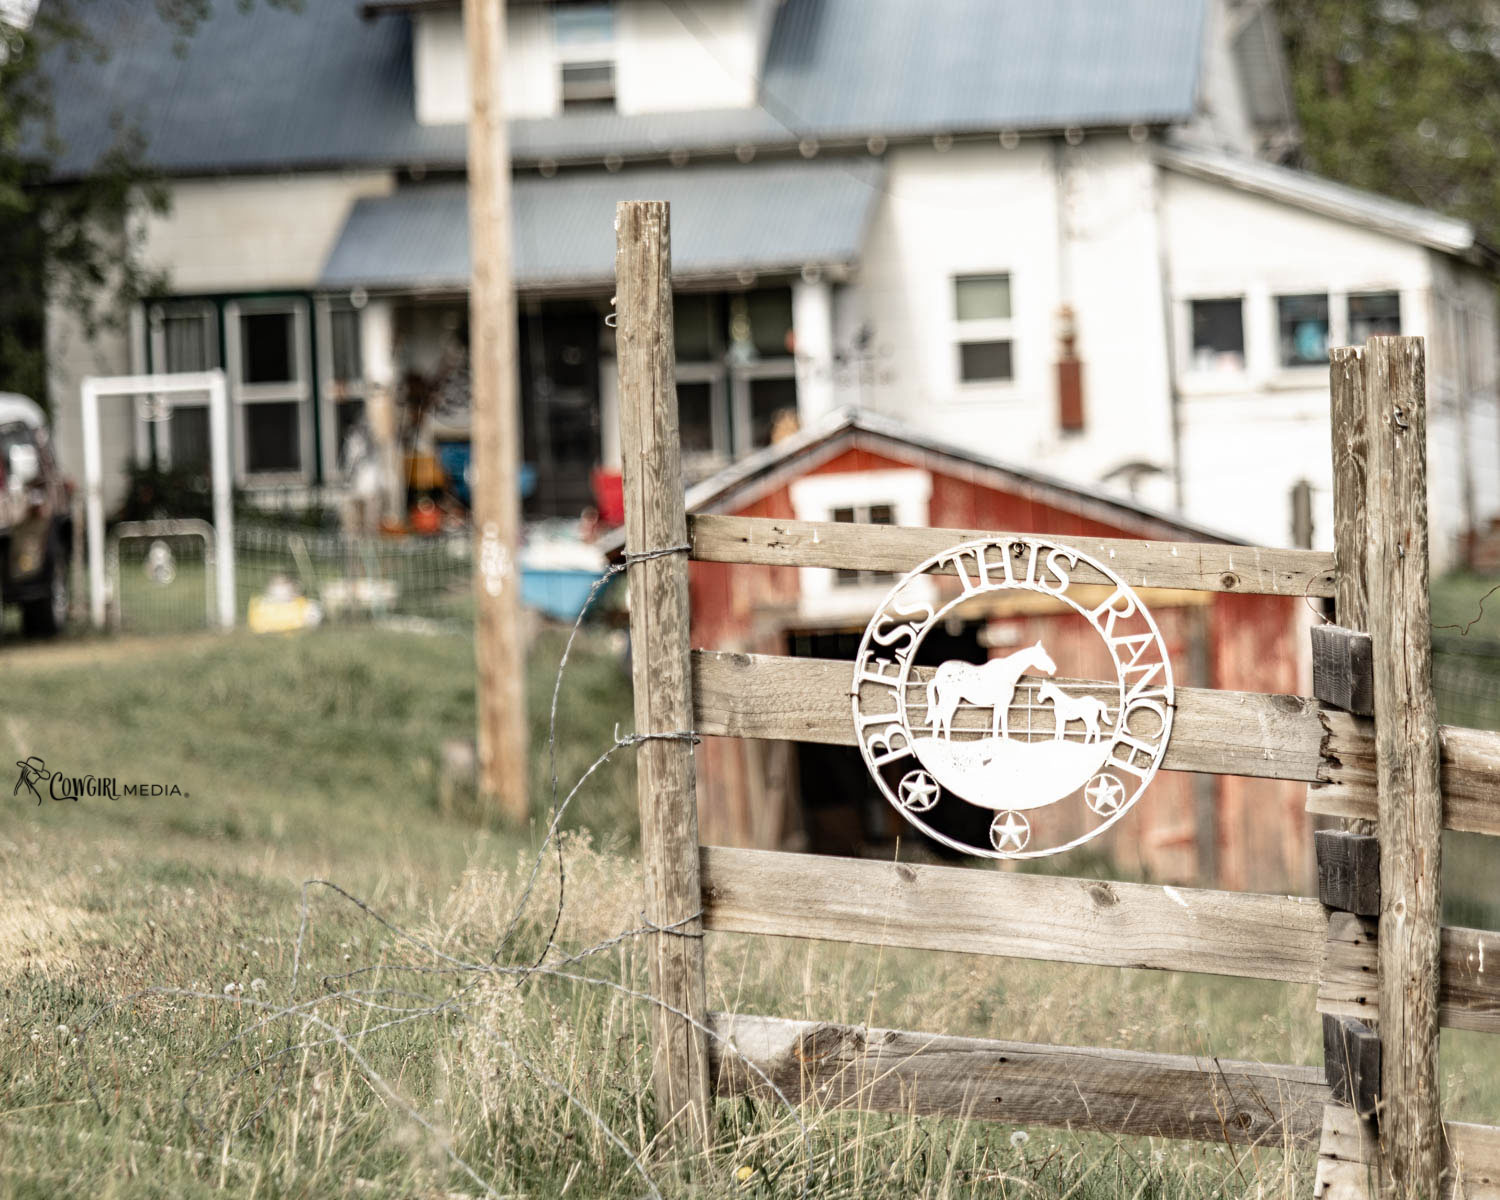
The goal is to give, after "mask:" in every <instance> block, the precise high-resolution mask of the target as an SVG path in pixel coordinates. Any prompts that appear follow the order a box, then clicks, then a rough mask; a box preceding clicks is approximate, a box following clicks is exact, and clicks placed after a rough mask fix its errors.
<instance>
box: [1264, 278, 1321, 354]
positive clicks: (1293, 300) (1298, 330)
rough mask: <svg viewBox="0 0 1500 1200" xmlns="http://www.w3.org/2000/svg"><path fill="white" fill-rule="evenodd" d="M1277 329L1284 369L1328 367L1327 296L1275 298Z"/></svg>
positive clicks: (1314, 294) (1311, 295)
mask: <svg viewBox="0 0 1500 1200" xmlns="http://www.w3.org/2000/svg"><path fill="white" fill-rule="evenodd" d="M1276 329H1277V335H1278V341H1279V343H1280V346H1281V365H1282V366H1283V367H1326V366H1327V365H1328V296H1327V294H1326V293H1321V292H1319V293H1309V294H1307V295H1300V296H1277V297H1276Z"/></svg>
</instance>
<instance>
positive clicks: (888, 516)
mask: <svg viewBox="0 0 1500 1200" xmlns="http://www.w3.org/2000/svg"><path fill="white" fill-rule="evenodd" d="M833 519H834V520H835V521H847V522H852V523H853V524H855V525H894V524H895V523H896V506H895V505H894V504H854V505H847V506H845V507H843V508H836V509H834V510H833ZM895 580H896V576H895V573H894V572H891V571H863V570H845V569H844V568H839V569H838V570H837V571H835V573H834V577H833V583H834V586H835V587H873V586H875V585H876V584H890V583H894V582H895Z"/></svg>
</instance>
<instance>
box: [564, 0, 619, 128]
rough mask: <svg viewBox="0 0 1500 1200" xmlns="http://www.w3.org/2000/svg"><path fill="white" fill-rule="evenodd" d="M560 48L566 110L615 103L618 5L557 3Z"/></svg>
mask: <svg viewBox="0 0 1500 1200" xmlns="http://www.w3.org/2000/svg"><path fill="white" fill-rule="evenodd" d="M552 41H553V44H554V45H555V47H556V49H557V71H558V94H559V95H560V96H561V98H562V108H563V111H564V112H576V111H579V110H582V109H609V110H613V109H614V107H615V6H614V4H613V3H609V2H607V0H606V2H604V3H578V4H573V3H557V4H554V5H553V6H552Z"/></svg>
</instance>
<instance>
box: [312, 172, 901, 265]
mask: <svg viewBox="0 0 1500 1200" xmlns="http://www.w3.org/2000/svg"><path fill="white" fill-rule="evenodd" d="M883 180H884V173H883V170H882V167H881V164H880V163H879V162H877V161H875V160H873V159H868V158H849V159H836V158H826V159H820V160H818V161H814V162H803V161H781V162H764V163H750V164H740V163H732V164H727V165H719V164H715V165H711V166H699V167H681V168H670V167H668V168H650V169H642V170H625V171H620V172H617V173H614V174H609V173H606V172H603V171H589V172H588V173H587V174H585V173H582V172H563V173H560V174H558V175H556V176H554V177H553V178H551V179H543V178H540V177H537V176H524V177H522V178H519V179H517V180H516V181H515V186H514V189H513V192H512V207H513V210H514V216H513V241H512V246H513V253H514V262H513V268H512V269H513V271H514V275H515V281H516V285H517V286H518V287H523V288H534V289H546V288H559V289H571V288H578V287H587V286H592V285H599V286H606V287H607V286H609V285H610V283H611V281H612V280H613V278H614V261H615V234H614V219H615V205H616V203H617V202H618V201H621V200H667V201H669V202H670V203H671V205H672V274H673V276H674V278H677V279H691V278H693V277H695V276H696V277H702V278H712V277H715V276H724V275H732V274H734V273H735V272H738V271H747V270H748V271H758V272H769V271H797V270H801V269H802V268H803V267H805V266H809V265H812V266H833V265H848V264H852V263H853V262H855V261H856V260H857V259H858V257H859V252H860V248H861V246H862V244H863V242H864V236H865V229H866V226H867V225H868V222H869V218H870V214H871V213H872V211H873V209H874V204H875V200H876V197H877V196H878V195H879V192H880V189H881V186H882V184H883ZM320 285H321V286H322V287H324V288H327V289H329V290H341V289H346V288H355V287H363V288H366V289H384V290H398V291H407V290H410V291H439V290H465V289H467V288H468V285H469V215H468V187H467V185H466V184H464V183H432V184H413V185H411V186H408V187H403V188H401V189H399V190H398V191H396V192H394V193H392V194H391V195H389V196H378V197H372V198H366V199H363V200H360V201H358V202H357V203H356V204H355V206H354V208H353V209H352V211H351V212H350V214H349V218H348V220H347V221H346V222H345V223H344V228H343V230H342V231H341V232H340V234H339V238H338V241H337V242H336V243H335V244H334V248H333V251H332V253H331V254H330V255H329V256H328V262H327V263H326V264H325V266H324V268H323V274H322V277H321V280H320Z"/></svg>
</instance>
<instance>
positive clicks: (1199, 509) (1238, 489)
mask: <svg viewBox="0 0 1500 1200" xmlns="http://www.w3.org/2000/svg"><path fill="white" fill-rule="evenodd" d="M1162 179H1163V196H1164V199H1165V204H1166V207H1165V210H1164V218H1165V219H1164V225H1163V227H1164V229H1165V230H1166V238H1167V247H1168V255H1169V272H1170V280H1171V287H1172V293H1173V304H1174V318H1175V333H1176V338H1175V343H1176V354H1177V364H1178V368H1179V372H1180V374H1179V390H1180V392H1181V397H1182V398H1181V429H1182V459H1183V474H1184V478H1183V488H1184V501H1185V505H1186V510H1187V512H1188V513H1189V514H1190V515H1191V516H1192V517H1193V519H1194V520H1197V521H1200V522H1202V523H1204V524H1207V525H1210V526H1214V527H1216V528H1221V529H1224V530H1226V531H1227V532H1231V533H1238V534H1240V535H1242V536H1244V537H1247V538H1249V539H1251V540H1253V541H1255V542H1257V543H1261V544H1265V545H1272V546H1281V545H1287V544H1289V542H1290V539H1291V491H1292V488H1293V486H1294V485H1295V484H1296V483H1297V482H1298V481H1299V480H1302V479H1306V480H1308V481H1310V482H1311V483H1312V485H1313V488H1314V544H1315V545H1317V546H1319V547H1323V548H1328V547H1331V545H1332V536H1333V530H1332V524H1333V508H1332V493H1331V491H1330V485H1331V480H1332V462H1331V449H1330V440H1329V425H1328V370H1327V368H1326V367H1321V366H1320V367H1301V368H1290V369H1286V368H1282V367H1281V366H1280V365H1279V362H1278V345H1277V332H1276V309H1275V297H1276V296H1278V295H1292V294H1300V293H1315V292H1327V293H1329V294H1330V304H1329V316H1330V324H1331V329H1330V341H1331V344H1333V345H1341V344H1344V342H1345V341H1346V340H1347V335H1346V328H1345V325H1344V315H1345V308H1344V303H1345V301H1344V299H1343V297H1345V296H1347V294H1348V293H1349V292H1362V291H1387V290H1390V291H1397V292H1399V293H1400V296H1401V319H1402V331H1403V332H1404V333H1409V334H1426V333H1427V332H1428V307H1429V305H1428V289H1429V287H1430V286H1431V272H1430V267H1429V262H1430V259H1429V254H1428V252H1427V251H1426V250H1425V249H1423V248H1422V247H1420V246H1416V245H1413V244H1411V243H1410V242H1405V241H1401V240H1398V239H1396V238H1393V237H1389V236H1387V235H1385V234H1380V233H1376V232H1373V231H1371V230H1367V229H1365V228H1363V227H1361V226H1357V225H1353V224H1349V223H1345V222H1342V221H1337V220H1334V219H1332V218H1329V217H1323V216H1319V215H1317V214H1314V213H1309V212H1306V211H1305V210H1303V209H1300V208H1295V207H1293V206H1291V205H1288V204H1283V203H1279V202H1277V201H1275V200H1270V199H1266V198H1263V197H1259V196H1254V195H1250V194H1247V193H1244V192H1240V191H1237V190H1235V189H1234V188H1232V187H1228V186H1226V185H1221V184H1215V183H1208V182H1203V181H1200V180H1197V179H1192V178H1188V177H1185V176H1182V175H1179V174H1175V173H1173V172H1171V171H1164V172H1163V174H1162ZM1231 296H1243V297H1244V310H1243V311H1244V336H1245V356H1246V364H1245V370H1244V371H1243V372H1238V373H1234V372H1231V373H1227V374H1205V373H1201V372H1198V371H1196V370H1194V369H1193V368H1192V365H1191V362H1190V356H1191V327H1190V321H1189V310H1188V303H1189V301H1190V300H1191V299H1193V298H1195V297H1196V298H1212V297H1231ZM1435 349H1436V348H1435V347H1429V352H1430V353H1432V352H1434V351H1435ZM1435 365H1436V364H1435ZM1443 469H1444V468H1443V465H1442V463H1441V462H1440V461H1436V462H1434V464H1433V470H1434V474H1437V473H1440V472H1441V471H1442V470H1443ZM1436 548H1437V546H1436V542H1435V543H1434V549H1436Z"/></svg>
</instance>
